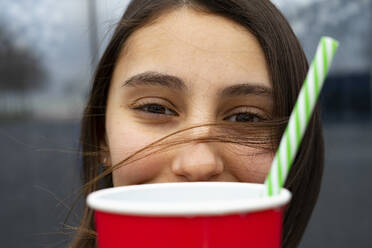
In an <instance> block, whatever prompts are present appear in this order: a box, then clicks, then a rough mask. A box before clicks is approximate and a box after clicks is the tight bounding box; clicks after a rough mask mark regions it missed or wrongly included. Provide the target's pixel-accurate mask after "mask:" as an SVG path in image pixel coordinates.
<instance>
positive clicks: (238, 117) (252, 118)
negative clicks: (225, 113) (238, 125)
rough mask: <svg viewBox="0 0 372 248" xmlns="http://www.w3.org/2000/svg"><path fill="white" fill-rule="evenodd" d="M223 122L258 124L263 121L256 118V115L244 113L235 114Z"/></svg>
mask: <svg viewBox="0 0 372 248" xmlns="http://www.w3.org/2000/svg"><path fill="white" fill-rule="evenodd" d="M224 120H227V121H233V122H259V121H262V120H264V119H263V118H261V117H260V116H258V115H257V114H253V113H248V112H244V113H237V114H234V115H231V116H229V117H227V118H225V119H224Z"/></svg>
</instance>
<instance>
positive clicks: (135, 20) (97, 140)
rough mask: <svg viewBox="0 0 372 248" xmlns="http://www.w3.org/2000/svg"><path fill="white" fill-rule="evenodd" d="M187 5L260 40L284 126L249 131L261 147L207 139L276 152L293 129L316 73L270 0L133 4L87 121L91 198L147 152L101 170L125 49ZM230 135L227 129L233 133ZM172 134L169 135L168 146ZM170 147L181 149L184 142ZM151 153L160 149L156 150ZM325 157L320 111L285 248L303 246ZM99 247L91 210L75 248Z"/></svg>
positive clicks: (310, 131) (100, 72)
mask: <svg viewBox="0 0 372 248" xmlns="http://www.w3.org/2000/svg"><path fill="white" fill-rule="evenodd" d="M181 7H189V8H192V9H193V10H196V11H202V12H205V13H209V14H215V15H219V16H223V17H225V18H228V19H230V20H233V21H235V22H236V23H238V24H240V25H241V26H244V27H245V28H247V29H248V30H249V31H250V32H251V33H252V34H253V35H254V36H255V37H256V38H257V40H258V41H259V43H260V45H261V47H262V49H263V51H264V54H265V57H266V61H267V65H268V70H269V73H270V76H271V82H272V87H273V100H274V113H273V116H274V117H275V120H276V121H275V120H272V121H271V122H267V123H265V124H257V125H256V126H255V127H254V128H249V127H250V126H249V125H246V126H244V127H241V128H242V129H244V130H243V131H244V132H245V135H246V136H247V137H248V136H249V134H251V136H252V134H254V135H255V137H256V138H255V139H254V140H253V141H252V139H251V140H250V141H249V142H246V140H244V139H240V140H239V137H241V136H239V135H233V133H232V132H231V133H228V132H227V133H228V134H229V135H222V136H218V135H217V136H216V137H214V138H209V139H205V140H201V141H203V142H216V141H217V142H229V143H238V144H243V145H255V146H260V145H262V144H264V143H265V142H266V143H267V140H270V141H271V142H272V144H274V146H272V147H271V149H272V150H274V149H275V148H276V147H277V145H278V141H279V139H280V136H281V134H282V133H283V127H284V126H285V124H286V121H283V120H286V119H287V118H288V116H289V115H290V113H291V110H292V108H293V106H294V103H295V101H296V99H297V95H298V93H299V90H300V87H301V85H302V83H303V81H304V79H305V76H306V73H307V70H308V63H307V60H306V57H305V54H304V52H303V50H302V48H301V45H300V44H299V42H298V40H297V38H296V36H295V34H294V33H293V31H292V29H291V27H290V25H289V24H288V22H287V21H286V19H285V18H284V17H283V15H282V14H281V13H280V11H279V10H278V9H277V8H276V7H275V6H274V5H273V4H272V3H271V2H270V1H269V0H215V1H208V0H132V1H131V3H130V4H129V6H128V8H127V10H126V11H125V13H124V15H123V16H122V18H121V20H120V22H119V24H118V26H117V27H116V29H115V32H114V34H113V37H112V39H111V41H110V42H109V44H108V46H107V48H106V50H105V52H104V54H103V56H102V58H101V60H100V62H99V65H98V67H97V69H96V73H95V76H94V80H93V85H92V89H91V92H90V97H89V101H88V104H87V106H86V109H85V112H84V116H83V119H82V126H81V144H82V152H83V154H84V156H83V176H84V178H83V180H84V187H83V195H84V196H87V195H88V194H89V193H91V192H93V191H96V190H98V189H101V188H107V187H113V183H112V176H111V172H112V170H114V169H115V168H117V166H118V165H120V164H121V165H123V163H126V162H129V161H130V160H131V159H133V157H134V156H135V155H137V154H139V153H140V152H142V151H143V150H144V149H141V150H140V151H138V152H136V153H135V154H133V156H130V157H128V158H127V159H126V160H125V161H122V162H121V163H120V164H118V165H115V166H112V167H111V168H106V170H105V171H104V172H102V171H100V170H99V167H100V166H99V156H100V153H101V152H102V148H101V147H100V145H101V143H102V141H103V140H104V139H105V111H106V101H107V96H108V89H109V86H110V81H111V77H112V74H113V70H114V67H115V64H116V61H117V59H118V56H119V53H120V51H121V50H122V48H123V47H124V45H125V42H126V40H127V39H128V37H129V36H130V35H131V34H132V33H133V32H134V31H135V30H137V29H139V28H141V27H143V26H144V25H149V24H150V23H151V22H152V21H155V20H156V19H157V18H158V17H160V16H161V15H162V14H163V13H167V12H170V11H172V10H176V9H178V8H181ZM213 125H214V124H213ZM224 126H226V130H233V129H234V128H233V127H232V126H229V125H225V124H224ZM251 127H252V126H251ZM193 128H195V127H193ZM274 128H275V130H276V132H274V133H275V134H273V135H271V136H268V132H264V133H265V135H261V136H260V135H259V133H258V132H257V130H268V131H270V130H271V131H272V130H274ZM226 130H224V133H225V134H226ZM181 131H185V130H181ZM177 133H179V132H177ZM221 133H222V132H221ZM270 133H271V134H272V133H273V132H270ZM230 134H231V135H230ZM171 135H173V134H171ZM171 135H169V136H171ZM169 136H167V137H164V138H163V139H161V140H160V142H161V141H164V140H165V139H167V138H168V137H169ZM267 137H269V139H267ZM199 141H200V140H199ZM182 142H186V141H182ZM157 144H159V142H157ZM168 144H170V146H173V145H177V144H180V143H177V142H176V143H168ZM170 146H166V148H168V147H170ZM149 147H153V144H151V145H150V146H149ZM261 147H262V148H265V149H266V148H267V147H264V146H261ZM147 148H148V147H147ZM274 151H275V150H274ZM323 156H324V145H323V136H322V130H321V122H320V118H319V111H318V106H317V107H316V109H315V111H314V114H313V116H312V119H311V120H310V123H309V126H308V128H307V131H306V133H305V136H304V139H303V142H302V145H301V147H300V149H299V152H298V155H297V157H296V159H295V161H294V164H293V165H292V168H291V171H290V173H289V175H288V178H287V180H286V183H285V187H286V188H288V189H289V190H290V191H291V192H292V200H291V202H290V205H289V207H288V209H287V211H286V213H285V217H284V229H283V247H286V248H292V247H297V246H298V244H299V242H300V240H301V237H302V235H303V233H304V230H305V228H306V225H307V223H308V221H309V218H310V216H311V213H312V211H313V208H314V206H315V203H316V200H317V197H318V193H319V189H320V184H321V177H322V172H323V160H324V158H323ZM95 246H96V235H95V223H94V216H93V211H92V210H91V209H90V208H88V207H87V206H85V209H84V214H83V216H82V219H81V223H80V227H79V228H77V232H76V235H75V238H74V240H73V242H72V244H71V247H79V248H81V247H95Z"/></svg>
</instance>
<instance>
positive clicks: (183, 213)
mask: <svg viewBox="0 0 372 248" xmlns="http://www.w3.org/2000/svg"><path fill="white" fill-rule="evenodd" d="M264 187H265V186H264V185H263V184H252V183H239V182H187V183H158V184H142V185H131V186H123V187H115V188H110V189H103V190H99V191H96V192H93V193H91V194H90V195H89V196H88V198H87V203H88V206H89V207H91V208H93V209H94V210H95V218H96V228H97V233H98V237H97V238H98V245H99V247H100V248H107V247H110V248H116V247H128V248H149V247H151V248H160V247H161V248H238V247H245V248H246V247H254V248H264V247H265V248H266V247H270V248H274V247H275V248H279V247H281V235H282V216H283V211H284V208H285V206H286V205H287V203H288V202H289V200H290V198H291V193H290V192H289V191H288V190H286V189H282V190H281V193H280V195H278V196H273V197H261V193H262V192H263V190H264Z"/></svg>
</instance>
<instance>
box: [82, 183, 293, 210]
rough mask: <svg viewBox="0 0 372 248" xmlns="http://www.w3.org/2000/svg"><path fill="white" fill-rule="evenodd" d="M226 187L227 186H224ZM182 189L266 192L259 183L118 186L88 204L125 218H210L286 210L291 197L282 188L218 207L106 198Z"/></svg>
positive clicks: (97, 194)
mask: <svg viewBox="0 0 372 248" xmlns="http://www.w3.org/2000/svg"><path fill="white" fill-rule="evenodd" d="M222 184H224V185H222ZM169 186H171V187H173V188H182V187H185V186H186V187H188V188H192V187H195V188H197V187H200V186H203V187H205V186H207V187H215V188H216V189H218V187H237V188H238V187H246V188H247V190H248V189H251V190H255V191H260V192H264V189H265V187H266V186H265V185H264V184H257V183H244V182H177V183H174V182H173V183H154V184H140V185H129V186H119V187H113V188H106V189H101V190H98V191H95V192H92V193H90V194H89V195H88V197H87V205H88V206H89V207H90V208H92V209H94V210H96V211H100V212H107V213H113V214H123V215H141V216H198V215H202V216H209V215H226V214H234V213H248V212H254V211H263V210H268V209H277V208H281V207H283V206H284V205H285V204H287V203H288V202H289V200H290V199H291V196H292V194H291V193H290V192H289V191H288V190H287V189H285V188H282V190H281V191H280V194H279V195H275V196H271V197H267V196H266V197H258V198H247V199H239V200H234V201H229V202H228V201H223V200H221V202H219V203H218V204H210V203H208V202H204V203H203V202H200V203H199V202H198V203H184V202H183V203H182V204H178V205H177V204H175V205H174V204H173V205H172V206H170V205H169V203H168V204H167V203H165V202H157V203H156V204H144V203H143V202H141V203H139V202H137V203H136V202H128V203H126V204H123V203H122V202H118V201H117V200H111V199H105V198H103V196H105V195H108V194H117V193H120V192H125V191H130V190H134V189H142V190H146V189H161V188H166V187H169Z"/></svg>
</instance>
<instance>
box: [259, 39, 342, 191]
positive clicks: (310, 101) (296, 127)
mask: <svg viewBox="0 0 372 248" xmlns="http://www.w3.org/2000/svg"><path fill="white" fill-rule="evenodd" d="M337 47H338V41H336V40H334V39H332V38H330V37H322V38H321V39H320V42H319V44H318V48H317V50H316V53H315V56H314V59H313V62H312V63H311V66H310V69H309V71H308V73H307V76H306V79H305V82H304V84H303V85H302V88H301V91H300V94H299V96H298V98H297V102H296V104H295V106H294V108H293V110H292V113H291V116H290V117H289V122H288V125H287V127H286V129H285V131H284V134H283V136H282V139H281V141H280V145H279V148H278V150H277V152H276V154H275V157H274V160H273V162H272V164H271V169H270V172H269V174H268V176H267V178H266V181H265V185H266V187H265V192H264V195H265V196H273V195H277V194H279V193H280V189H281V188H282V187H283V185H284V182H285V180H286V178H287V175H288V172H289V170H290V169H291V166H292V162H293V160H294V158H295V156H296V154H297V151H298V149H299V147H300V144H301V141H302V138H303V136H304V133H305V130H306V127H307V125H308V123H309V120H310V117H311V115H312V113H313V110H314V106H315V103H316V102H317V99H318V96H319V93H320V91H321V89H322V86H323V83H324V79H325V78H326V76H327V73H328V69H329V67H330V64H331V62H332V59H333V56H334V55H335V53H336V50H337Z"/></svg>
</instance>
